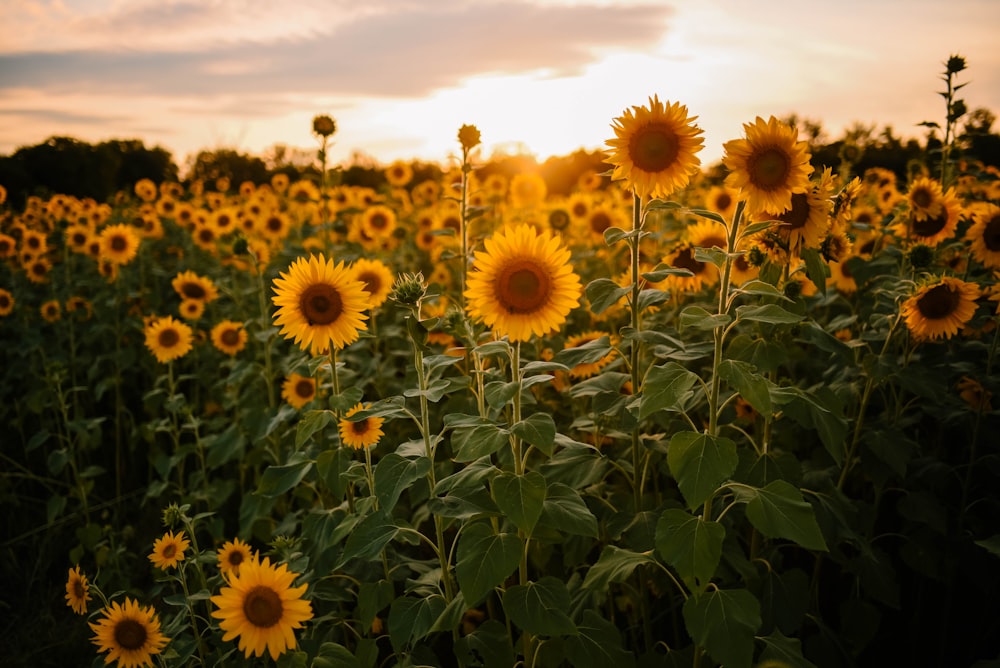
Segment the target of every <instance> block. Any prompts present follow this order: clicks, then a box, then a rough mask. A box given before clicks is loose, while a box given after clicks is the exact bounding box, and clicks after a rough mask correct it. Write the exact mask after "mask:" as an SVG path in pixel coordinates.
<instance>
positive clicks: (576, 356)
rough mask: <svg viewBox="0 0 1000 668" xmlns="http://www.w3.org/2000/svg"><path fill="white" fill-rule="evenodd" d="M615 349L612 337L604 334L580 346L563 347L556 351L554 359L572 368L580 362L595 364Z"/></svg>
mask: <svg viewBox="0 0 1000 668" xmlns="http://www.w3.org/2000/svg"><path fill="white" fill-rule="evenodd" d="M613 350H614V348H612V347H611V339H610V337H608V336H602V337H599V338H597V339H594V340H592V341H587V342H586V343H583V344H581V345H579V346H573V347H572V348H563V349H562V350H560V351H559V352H558V353H556V356H555V357H554V358H553V361H554V362H559V363H560V364H563V365H565V366H567V367H569V368H570V369H572V368H573V367H575V366H576V365H578V364H593V363H594V362H597V361H600V360H602V359H604V357H605V356H606V355H607V354H608V353H610V352H611V351H613Z"/></svg>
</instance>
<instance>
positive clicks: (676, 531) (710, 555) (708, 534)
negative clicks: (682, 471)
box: [656, 508, 726, 590]
mask: <svg viewBox="0 0 1000 668" xmlns="http://www.w3.org/2000/svg"><path fill="white" fill-rule="evenodd" d="M725 538H726V529H725V527H723V526H722V525H721V524H719V523H718V522H710V521H709V522H706V521H705V520H704V519H703V518H701V517H696V516H695V515H692V514H691V513H688V512H686V511H683V510H680V509H679V508H670V509H667V510H664V511H663V513H662V514H661V515H660V519H659V520H658V521H657V522H656V553H657V554H658V555H660V558H662V559H663V560H664V561H665V562H667V563H668V564H670V565H671V566H673V567H674V570H676V571H677V573H678V575H680V576H681V579H683V580H684V582H685V584H687V585H688V587H689V588H690V589H692V590H701V589H704V588H705V586H706V585H707V584H708V583H709V582H710V581H711V579H712V577H713V576H714V575H715V570H716V569H717V568H718V566H719V560H720V559H721V558H722V543H723V541H724V540H725Z"/></svg>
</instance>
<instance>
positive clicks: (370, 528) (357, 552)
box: [337, 510, 399, 568]
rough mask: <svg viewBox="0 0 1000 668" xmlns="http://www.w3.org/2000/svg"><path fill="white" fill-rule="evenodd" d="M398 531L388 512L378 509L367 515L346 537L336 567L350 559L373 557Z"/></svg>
mask: <svg viewBox="0 0 1000 668" xmlns="http://www.w3.org/2000/svg"><path fill="white" fill-rule="evenodd" d="M397 533H399V527H397V526H396V525H395V524H394V523H393V522H392V519H391V518H390V517H389V515H388V513H386V512H385V511H384V510H380V511H378V512H376V513H372V514H371V515H369V516H367V517H366V518H364V519H363V520H361V522H360V523H359V524H358V526H356V527H355V528H354V531H352V532H351V535H350V536H348V537H347V542H346V543H345V544H344V551H343V553H342V554H341V555H340V560H339V561H338V563H337V568H340V567H342V566H343V565H344V564H346V563H347V562H348V561H350V560H351V559H374V558H375V557H377V556H378V555H379V554H380V553H381V552H382V550H383V549H385V546H386V545H388V544H389V543H390V542H392V539H393V538H395V537H396V534H397Z"/></svg>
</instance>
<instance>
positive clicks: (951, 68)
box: [945, 54, 966, 74]
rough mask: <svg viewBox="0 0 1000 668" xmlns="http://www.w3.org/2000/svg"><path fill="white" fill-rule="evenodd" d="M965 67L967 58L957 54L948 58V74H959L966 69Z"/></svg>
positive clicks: (946, 65) (946, 64)
mask: <svg viewBox="0 0 1000 668" xmlns="http://www.w3.org/2000/svg"><path fill="white" fill-rule="evenodd" d="M965 65H966V63H965V58H963V57H962V56H959V55H957V54H956V55H954V56H951V57H950V58H948V62H947V63H945V67H946V68H947V72H948V74H958V73H959V72H961V71H962V70H964V69H965Z"/></svg>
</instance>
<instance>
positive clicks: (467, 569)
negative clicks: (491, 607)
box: [455, 521, 524, 608]
mask: <svg viewBox="0 0 1000 668" xmlns="http://www.w3.org/2000/svg"><path fill="white" fill-rule="evenodd" d="M523 551H524V545H523V543H522V541H521V539H520V538H518V537H517V535H516V534H513V533H499V534H498V533H495V532H494V531H493V528H492V527H491V526H490V524H489V523H488V522H482V521H481V522H473V523H472V524H470V525H469V526H468V527H466V528H465V529H464V530H463V531H462V535H461V538H459V540H458V561H456V562H455V576H456V577H457V578H458V586H459V587H460V588H461V590H462V593H463V594H464V595H465V600H466V601H468V603H469V607H470V608H471V607H475V606H477V605H479V604H480V603H481V602H482V600H483V599H484V598H485V597H486V595H487V594H488V593H489V592H491V591H492V590H493V588H494V587H496V586H497V585H499V584H500V583H502V582H503V581H504V580H505V579H506V578H507V576H508V575H510V574H511V573H513V572H514V569H516V568H517V566H518V564H519V563H521V554H522V552H523Z"/></svg>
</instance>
